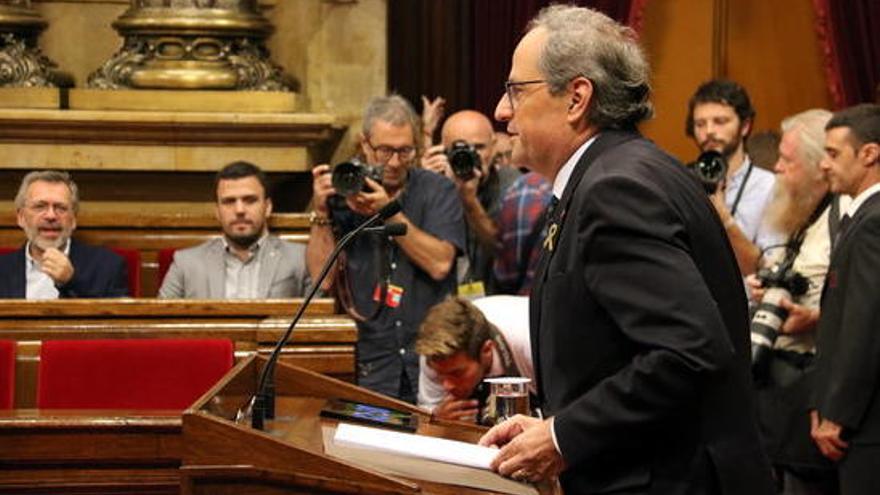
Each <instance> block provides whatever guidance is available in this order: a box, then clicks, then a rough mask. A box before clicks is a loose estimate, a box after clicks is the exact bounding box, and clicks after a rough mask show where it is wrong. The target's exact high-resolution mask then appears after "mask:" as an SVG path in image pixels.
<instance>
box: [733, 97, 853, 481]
mask: <svg viewBox="0 0 880 495" xmlns="http://www.w3.org/2000/svg"><path fill="white" fill-rule="evenodd" d="M830 117H831V114H830V112H827V111H825V110H808V111H806V112H803V113H800V114H797V115H794V116H791V117H789V118H787V119H785V120H783V122H782V132H783V135H782V140H781V142H780V144H779V160H778V161H777V162H776V165H775V167H774V171H775V172H776V179H777V180H776V185H775V189H774V195H773V198H772V201H771V204H770V206H769V207H768V209H767V213H766V217H765V222H767V224H768V226H769V227H771V228H773V229H774V230H775V231H777V232H779V233H780V234H783V235H785V236H786V237H787V239H788V241H787V242H786V244H785V245H784V246H780V247H779V248H778V249H768V250H765V253H764V257H763V265H764V267H765V268H763V269H761V270H758V272H757V274H756V275H750V276H749V277H747V279H746V281H747V283H748V284H749V286H750V289H751V296H752V300H753V302H754V303H756V304H758V306H757V311H756V312H755V314H754V316H753V318H752V322H751V333H752V363H753V367H752V371H753V375H754V378H755V387H756V392H757V399H758V400H757V404H758V419H759V422H760V426H761V433H762V436H763V441H764V446H765V448H766V450H767V454H768V456H769V457H770V460H771V461H772V462H773V464H774V466H775V467H776V470H777V475H778V476H777V481H778V482H779V484H780V485H781V487H782V488H783V493H787V494H800V493H819V494H825V493H835V492H834V491H833V487H834V486H835V485H834V479H835V478H834V477H835V471H834V466H833V465H831V464H830V463H829V462H828V461H827V460H826V459H825V458H824V457H822V455H821V454H820V452H819V450H818V449H817V448H816V447H815V445H814V444H813V443H812V441H811V438H810V422H809V416H808V414H807V401H808V398H809V394H810V390H811V388H812V369H811V364H812V362H813V359H814V356H815V346H816V325H817V323H818V320H819V299H820V296H821V291H822V284H823V281H824V278H825V274H826V272H827V271H828V264H829V259H830V253H831V248H832V240H833V238H834V235H835V233H836V231H837V228H838V224H839V219H840V215H841V212H842V211H845V205H840V199H839V198H837V197H834V196H832V195H831V194H830V193H829V184H828V181H827V179H826V178H825V175H824V174H823V173H822V171H821V170H820V169H819V161H820V160H821V158H822V155H823V144H824V139H825V133H824V128H825V124H826V123H827V121H828V119H830Z"/></svg>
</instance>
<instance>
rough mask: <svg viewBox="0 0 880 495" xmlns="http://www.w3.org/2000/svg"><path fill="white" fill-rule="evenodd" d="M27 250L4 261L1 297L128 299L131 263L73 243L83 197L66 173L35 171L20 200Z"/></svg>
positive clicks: (0, 270) (20, 220)
mask: <svg viewBox="0 0 880 495" xmlns="http://www.w3.org/2000/svg"><path fill="white" fill-rule="evenodd" d="M15 211H16V215H17V219H18V226H19V227H21V228H22V230H24V232H25V234H26V235H27V239H28V240H27V242H26V243H25V245H24V246H22V248H21V249H19V250H17V251H14V252H12V253H9V254H6V255H2V256H0V298H26V299H58V298H74V297H126V296H128V282H127V280H128V276H127V270H126V268H125V260H123V258H122V257H121V256H119V255H118V254H116V253H114V252H112V251H109V250H107V249H104V248H101V247H94V246H88V245H86V244H83V243H81V242H77V241H75V240H73V239H71V235H72V234H73V231H74V230H75V229H76V214H77V212H78V211H79V193H78V189H77V187H76V183H75V182H73V180H72V179H71V178H70V175H69V174H67V173H66V172H59V171H54V170H46V171H39V172H31V173H29V174H27V175H26V176H25V177H24V179H23V180H22V182H21V187H20V188H19V190H18V194H17V195H16V196H15Z"/></svg>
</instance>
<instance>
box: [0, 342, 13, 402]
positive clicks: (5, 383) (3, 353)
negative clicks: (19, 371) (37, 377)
mask: <svg viewBox="0 0 880 495" xmlns="http://www.w3.org/2000/svg"><path fill="white" fill-rule="evenodd" d="M14 401H15V341H12V340H0V409H10V408H12V404H13V403H14Z"/></svg>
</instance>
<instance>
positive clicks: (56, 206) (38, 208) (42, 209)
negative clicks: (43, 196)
mask: <svg viewBox="0 0 880 495" xmlns="http://www.w3.org/2000/svg"><path fill="white" fill-rule="evenodd" d="M27 208H28V209H29V210H31V211H32V212H34V213H36V214H37V215H42V214H43V213H46V212H47V211H49V208H51V209H53V210H55V214H56V215H67V214H68V213H70V205H67V204H64V203H49V202H46V201H38V202H36V203H31V204H29V205H27Z"/></svg>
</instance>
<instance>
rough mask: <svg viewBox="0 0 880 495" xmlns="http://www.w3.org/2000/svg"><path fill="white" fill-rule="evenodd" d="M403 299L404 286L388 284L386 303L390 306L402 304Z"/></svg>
mask: <svg viewBox="0 0 880 495" xmlns="http://www.w3.org/2000/svg"><path fill="white" fill-rule="evenodd" d="M401 299H403V287H398V286H397V285H393V284H388V293H387V294H385V305H386V306H388V307H389V308H396V307H398V306H400V300H401Z"/></svg>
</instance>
